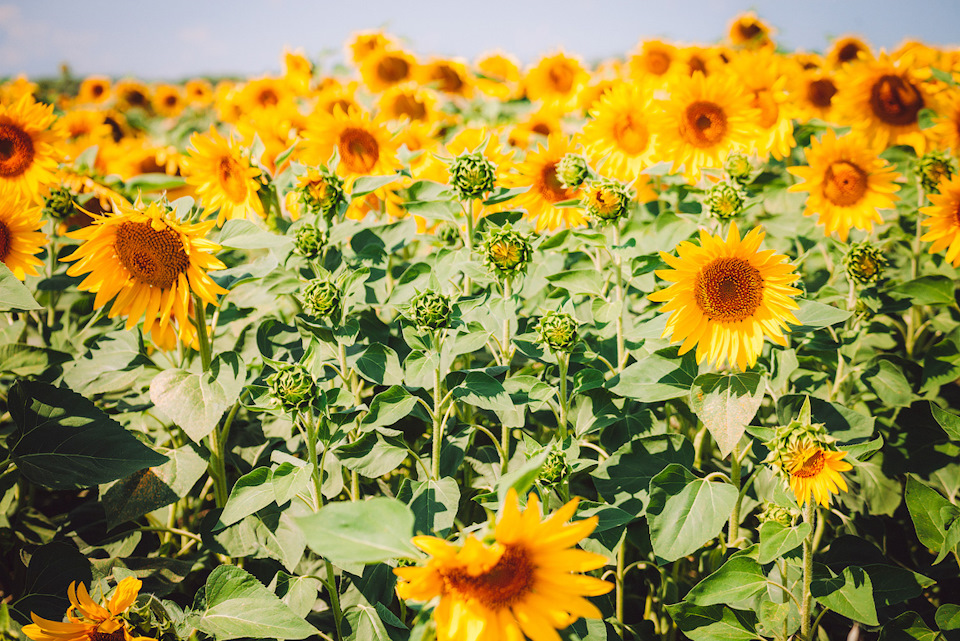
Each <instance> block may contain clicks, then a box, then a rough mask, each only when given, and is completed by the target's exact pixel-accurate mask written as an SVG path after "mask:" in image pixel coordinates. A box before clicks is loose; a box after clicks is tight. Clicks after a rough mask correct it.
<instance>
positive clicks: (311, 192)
mask: <svg viewBox="0 0 960 641" xmlns="http://www.w3.org/2000/svg"><path fill="white" fill-rule="evenodd" d="M296 191H297V194H298V195H299V199H300V205H301V206H302V207H303V209H304V211H305V212H308V213H309V214H311V215H313V216H316V215H318V214H322V215H323V217H324V218H326V219H327V220H331V219H332V218H333V216H334V214H336V212H337V209H338V208H339V207H340V205H341V204H342V203H343V202H345V200H346V196H345V195H344V191H343V179H342V178H340V177H339V176H337V175H336V174H335V173H333V172H332V171H330V170H329V169H327V168H326V167H320V168H316V169H310V170H308V171H307V173H306V174H304V175H303V176H300V178H298V179H297V189H296Z"/></svg>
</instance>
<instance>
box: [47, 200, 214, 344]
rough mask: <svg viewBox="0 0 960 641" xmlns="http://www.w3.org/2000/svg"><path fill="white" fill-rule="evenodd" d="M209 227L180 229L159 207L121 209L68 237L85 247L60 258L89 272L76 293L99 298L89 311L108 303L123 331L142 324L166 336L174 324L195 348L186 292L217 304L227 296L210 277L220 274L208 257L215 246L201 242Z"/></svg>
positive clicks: (72, 272)
mask: <svg viewBox="0 0 960 641" xmlns="http://www.w3.org/2000/svg"><path fill="white" fill-rule="evenodd" d="M213 225H214V223H213V221H207V222H202V223H194V224H188V223H182V222H180V221H178V220H177V219H176V218H175V215H174V212H173V210H172V209H171V208H169V207H167V206H165V205H164V204H162V203H160V202H153V203H151V204H150V205H148V206H144V205H143V203H141V202H140V201H137V202H136V203H134V204H133V205H132V206H128V205H121V204H118V205H117V206H116V211H115V212H114V213H110V214H105V215H102V216H93V220H92V222H91V224H90V225H88V226H87V227H84V228H83V229H79V230H77V231H75V232H71V233H70V234H68V235H69V236H70V237H71V238H76V239H79V240H80V241H82V242H81V243H80V245H79V246H78V247H77V249H76V250H75V251H74V252H73V253H72V254H70V255H69V256H66V257H64V258H62V259H61V260H63V261H67V262H74V261H76V262H75V263H74V264H73V265H71V266H70V268H69V269H67V274H68V275H69V276H81V275H83V274H86V275H87V276H86V278H84V279H83V281H82V282H81V283H80V285H79V286H78V288H79V289H80V290H81V291H86V292H94V293H96V298H95V299H94V303H93V304H94V307H97V308H99V307H103V306H104V305H106V304H107V303H108V302H110V300H113V305H112V306H111V307H110V312H109V317H110V318H115V317H116V316H119V315H123V316H126V318H127V323H126V326H127V329H132V328H133V327H134V326H136V324H137V323H138V322H139V321H140V319H141V318H143V330H144V332H151V331H152V330H157V331H159V332H160V333H161V334H163V333H165V332H168V328H170V327H171V326H172V324H173V322H174V321H176V324H177V327H178V330H179V331H178V335H179V337H180V340H182V341H183V342H185V343H188V344H194V343H195V342H196V330H195V329H194V327H193V324H192V323H191V318H190V308H191V300H190V297H191V294H195V295H197V296H198V297H199V298H200V300H201V301H203V302H204V303H209V304H211V305H217V296H218V295H219V294H225V293H227V290H225V289H223V288H222V287H220V286H219V285H217V284H216V283H215V282H214V281H213V280H212V279H211V278H210V276H209V275H208V274H207V271H209V270H216V269H223V268H224V264H223V263H222V262H220V260H218V259H217V258H216V257H215V256H214V255H213V254H214V253H215V252H216V251H218V250H219V249H220V246H219V245H217V244H216V243H214V242H212V241H210V240H207V239H206V238H205V237H204V236H205V235H206V233H207V232H209V231H210V229H211V228H212V227H213Z"/></svg>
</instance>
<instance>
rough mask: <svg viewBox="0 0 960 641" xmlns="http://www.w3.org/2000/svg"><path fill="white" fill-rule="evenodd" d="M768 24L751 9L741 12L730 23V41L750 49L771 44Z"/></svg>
mask: <svg viewBox="0 0 960 641" xmlns="http://www.w3.org/2000/svg"><path fill="white" fill-rule="evenodd" d="M770 33H771V30H770V26H769V25H767V24H766V23H765V22H763V21H762V20H761V19H760V18H758V17H757V14H755V13H753V12H752V11H750V12H748V13H744V14H741V15H739V16H737V17H736V18H734V20H733V22H731V23H730V41H731V42H733V44H735V45H737V46H740V47H747V48H750V49H753V48H759V47H766V46H770V45H772V44H773V41H772V40H771V39H770Z"/></svg>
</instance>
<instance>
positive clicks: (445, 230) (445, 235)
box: [434, 220, 461, 247]
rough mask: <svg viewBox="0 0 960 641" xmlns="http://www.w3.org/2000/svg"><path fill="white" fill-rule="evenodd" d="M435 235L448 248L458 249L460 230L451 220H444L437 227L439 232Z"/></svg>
mask: <svg viewBox="0 0 960 641" xmlns="http://www.w3.org/2000/svg"><path fill="white" fill-rule="evenodd" d="M434 235H435V236H436V238H437V240H439V241H440V242H441V244H443V245H446V246H447V247H456V246H457V245H459V244H460V240H461V239H460V228H459V227H457V226H456V225H454V224H453V223H451V222H450V221H449V220H444V221H442V222H441V223H440V224H439V225H437V230H436V231H435V232H434Z"/></svg>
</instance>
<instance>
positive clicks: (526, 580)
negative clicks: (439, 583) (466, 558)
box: [444, 545, 535, 611]
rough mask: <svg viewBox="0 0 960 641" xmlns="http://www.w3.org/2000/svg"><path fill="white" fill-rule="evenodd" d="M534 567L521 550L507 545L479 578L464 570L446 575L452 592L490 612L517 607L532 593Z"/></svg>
mask: <svg viewBox="0 0 960 641" xmlns="http://www.w3.org/2000/svg"><path fill="white" fill-rule="evenodd" d="M534 569H535V568H534V566H533V563H531V562H530V558H529V553H528V552H527V550H526V549H525V548H523V546H520V545H510V546H507V548H506V550H504V552H503V555H502V556H501V557H500V559H499V560H498V561H497V563H496V564H495V565H494V566H493V567H492V568H490V569H489V570H487V571H486V572H484V573H483V574H480V575H478V576H471V575H470V574H468V573H467V572H465V571H463V570H456V571H454V572H451V573H449V574H447V575H445V577H444V578H445V579H446V580H447V584H448V585H449V586H450V588H451V589H452V590H455V591H457V592H459V593H460V594H463V595H464V596H466V597H472V598H474V599H476V600H477V601H479V602H480V603H481V604H483V605H484V606H486V607H488V608H490V609H491V610H495V611H496V610H502V609H504V608H509V607H510V606H512V605H514V604H516V603H517V602H518V601H520V600H521V599H522V598H523V597H524V596H526V595H527V594H529V593H530V592H531V589H532V588H533V583H534Z"/></svg>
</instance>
